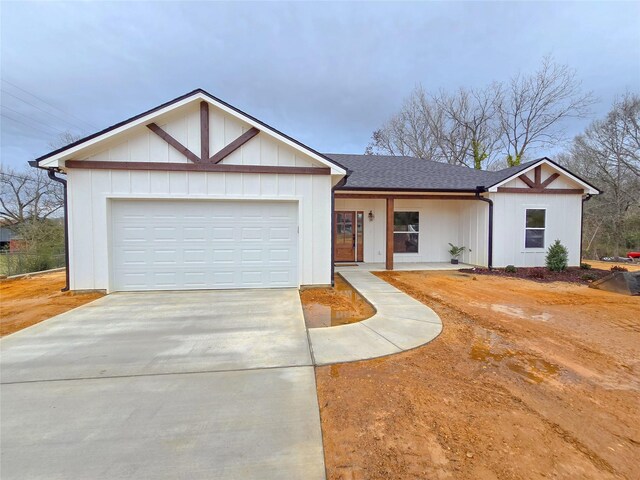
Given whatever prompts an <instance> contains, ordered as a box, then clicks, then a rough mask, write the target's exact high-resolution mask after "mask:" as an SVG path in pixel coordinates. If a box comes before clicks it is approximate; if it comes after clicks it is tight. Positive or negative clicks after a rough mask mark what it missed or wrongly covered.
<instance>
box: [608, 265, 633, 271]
mask: <svg viewBox="0 0 640 480" xmlns="http://www.w3.org/2000/svg"><path fill="white" fill-rule="evenodd" d="M611 271H612V272H628V271H629V269H628V268H626V267H623V266H622V265H614V266H613V267H611Z"/></svg>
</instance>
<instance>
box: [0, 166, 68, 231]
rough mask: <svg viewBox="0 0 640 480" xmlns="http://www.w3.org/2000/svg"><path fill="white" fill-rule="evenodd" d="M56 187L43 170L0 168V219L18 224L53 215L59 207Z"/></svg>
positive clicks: (61, 195)
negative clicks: (20, 170)
mask: <svg viewBox="0 0 640 480" xmlns="http://www.w3.org/2000/svg"><path fill="white" fill-rule="evenodd" d="M63 202H64V200H63V192H62V189H61V188H60V184H59V183H57V182H54V181H53V180H51V179H50V178H49V177H48V176H47V174H46V172H45V171H44V170H39V169H29V170H27V171H25V172H18V171H16V170H13V169H10V168H2V169H0V218H3V219H5V220H6V221H8V222H9V223H14V224H19V223H23V222H25V221H27V220H31V219H33V220H43V219H45V218H49V217H51V216H55V214H56V213H58V212H60V210H61V209H62V207H63Z"/></svg>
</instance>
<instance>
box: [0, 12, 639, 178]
mask: <svg viewBox="0 0 640 480" xmlns="http://www.w3.org/2000/svg"><path fill="white" fill-rule="evenodd" d="M0 15H1V22H2V23H1V30H2V34H1V35H2V37H1V49H2V51H1V55H2V57H1V67H2V70H1V76H2V96H1V103H2V116H1V117H0V119H1V122H2V123H1V130H2V136H1V141H2V149H1V154H2V163H3V164H5V165H9V166H13V167H21V166H22V165H24V164H25V162H27V161H28V160H30V159H33V158H34V157H36V156H39V155H41V154H43V153H46V152H47V151H49V150H50V149H49V148H48V143H49V142H50V141H51V140H53V139H54V138H55V137H56V136H57V134H58V133H59V132H61V131H64V130H71V131H72V132H73V133H82V134H89V133H92V132H94V131H97V130H98V129H101V128H104V127H107V126H109V125H111V124H113V123H116V122H118V121H120V120H123V119H125V118H128V117H130V116H132V115H135V114H137V113H140V112H142V111H144V110H147V109H149V108H152V107H155V106H157V105H159V104H160V103H163V102H165V101H167V100H170V99H172V98H174V97H177V96H179V95H181V94H183V93H186V92H189V91H191V90H193V89H195V88H204V89H205V90H207V91H209V92H210V93H212V94H213V95H216V96H218V97H220V98H221V99H223V100H225V101H227V102H228V103H231V104H232V105H234V106H236V107H238V108H240V109H241V110H244V111H246V112H247V113H249V114H251V115H253V116H256V117H258V118H259V119H261V120H263V121H265V122H266V123H268V124H270V125H272V126H273V127H275V128H277V129H279V130H281V131H283V132H284V133H287V134H289V135H290V136H292V137H294V138H296V139H297V140H300V141H301V142H303V143H306V144H307V145H309V146H311V147H313V148H315V149H317V150H319V151H322V152H332V153H362V152H363V151H364V149H365V147H366V145H367V143H368V142H369V139H370V136H371V133H372V131H373V130H374V129H376V128H378V127H379V126H380V125H381V124H382V123H383V122H384V121H385V120H386V119H387V118H389V116H390V115H391V114H393V113H394V112H395V111H396V110H397V109H398V108H399V106H400V104H401V102H402V99H403V98H405V97H406V96H407V95H408V94H409V93H410V92H411V90H412V89H413V88H414V87H415V85H417V84H418V83H421V84H423V86H424V87H425V88H426V89H428V90H430V89H435V90H437V89H440V88H457V87H459V86H482V85H485V84H487V83H489V82H491V81H493V80H506V79H508V78H509V77H510V76H512V75H513V74H515V73H517V72H519V71H521V72H530V71H532V70H534V69H535V68H536V67H537V66H538V65H539V64H540V61H541V59H542V57H543V56H544V55H547V54H551V55H553V56H554V58H555V60H556V61H558V62H560V63H567V64H569V65H570V66H571V67H573V68H575V69H576V70H577V73H578V76H579V78H580V79H581V80H582V82H583V86H584V88H585V89H586V90H592V91H593V92H594V94H595V95H596V96H597V97H598V98H599V100H600V101H599V103H598V104H597V105H596V106H595V107H594V116H602V115H603V114H604V113H606V111H607V110H608V108H609V106H610V104H611V102H612V100H613V99H614V97H615V96H616V95H618V94H622V93H624V92H625V91H635V92H637V91H640V3H638V2H634V3H615V2H603V3H584V2H571V3H551V2H527V3H498V2H472V3H453V2H441V3H439V2H438V3H435V2H423V3H402V4H399V3H213V2H197V3H195V2H194V3H190V2H131V3H127V2H92V3H79V2H69V3H65V2H43V3H36V2H22V1H21V2H6V1H2V3H1V4H0ZM587 123H588V120H576V121H574V122H573V123H572V124H570V125H568V128H569V130H570V131H571V132H572V133H578V132H579V131H581V130H582V129H583V128H584V127H585V126H586V124H587Z"/></svg>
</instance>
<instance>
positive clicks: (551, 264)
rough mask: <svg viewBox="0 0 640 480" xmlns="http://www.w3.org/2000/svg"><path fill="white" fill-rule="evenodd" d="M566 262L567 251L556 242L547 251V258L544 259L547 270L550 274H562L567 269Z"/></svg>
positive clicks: (567, 260) (558, 241)
mask: <svg viewBox="0 0 640 480" xmlns="http://www.w3.org/2000/svg"><path fill="white" fill-rule="evenodd" d="M568 262H569V251H568V250H567V248H566V247H565V246H564V245H562V243H560V240H556V241H555V242H554V243H553V245H551V246H550V247H549V250H548V251H547V257H546V259H545V263H546V265H547V268H548V269H549V270H551V271H552V272H562V271H563V270H566V269H567V263H568Z"/></svg>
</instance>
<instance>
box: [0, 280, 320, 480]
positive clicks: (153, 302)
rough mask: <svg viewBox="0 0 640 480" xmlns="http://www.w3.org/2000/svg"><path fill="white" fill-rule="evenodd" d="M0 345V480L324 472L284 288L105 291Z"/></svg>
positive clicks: (295, 314) (299, 340) (311, 391)
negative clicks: (0, 408)
mask: <svg viewBox="0 0 640 480" xmlns="http://www.w3.org/2000/svg"><path fill="white" fill-rule="evenodd" d="M0 349H1V350H0V355H1V356H0V375H1V381H2V387H1V402H2V403H1V406H2V410H1V414H0V415H1V418H0V420H1V424H2V425H1V427H0V428H1V431H0V433H1V450H2V457H1V465H0V467H1V471H2V478H3V479H5V480H6V479H14V478H15V479H18V478H20V479H23V478H47V479H58V478H60V479H66V478H92V479H102V478H109V479H113V478H122V479H128V478H131V479H133V478H135V479H141V478H154V479H155V478H172V479H177V478H185V479H198V478H207V479H211V478H216V479H230V478H234V479H252V478H256V479H257V478H260V479H269V478H278V479H281V478H290V479H297V478H304V479H322V478H324V476H325V473H324V460H323V450H322V436H321V431H320V418H319V413H318V404H317V397H316V389H315V377H314V372H313V367H312V362H311V357H310V353H309V345H308V340H307V334H306V329H305V326H304V319H303V315H302V309H301V305H300V300H299V297H298V292H297V290H296V289H277V290H233V291H200V292H152V293H126V294H124V293H123V294H112V295H109V296H106V297H104V298H102V299H100V300H97V301H95V302H92V303H90V304H88V305H86V306H83V307H80V308H78V309H76V310H72V311H70V312H67V313H64V314H62V315H59V316H57V317H55V318H53V319H50V320H47V321H45V322H43V323H40V324H38V325H36V326H34V327H31V328H28V329H26V330H23V331H21V332H18V333H15V334H13V335H10V336H8V337H6V338H4V339H2V340H1V341H0Z"/></svg>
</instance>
